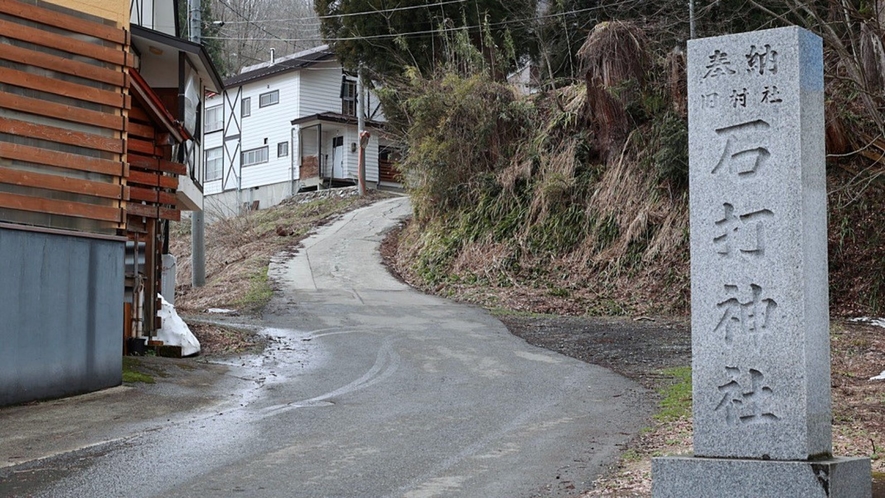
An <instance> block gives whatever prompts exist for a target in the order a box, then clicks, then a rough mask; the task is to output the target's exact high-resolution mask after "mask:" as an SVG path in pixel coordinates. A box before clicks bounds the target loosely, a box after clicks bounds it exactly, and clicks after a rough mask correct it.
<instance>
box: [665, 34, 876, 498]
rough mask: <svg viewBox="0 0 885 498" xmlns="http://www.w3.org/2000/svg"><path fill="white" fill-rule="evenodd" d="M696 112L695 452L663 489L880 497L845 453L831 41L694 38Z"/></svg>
mask: <svg viewBox="0 0 885 498" xmlns="http://www.w3.org/2000/svg"><path fill="white" fill-rule="evenodd" d="M688 108H689V111H688V126H689V163H690V165H689V170H690V171H689V178H690V199H691V200H690V208H691V209H690V211H691V315H692V316H691V333H692V397H693V417H694V455H693V456H684V457H667V458H656V459H654V460H653V463H652V477H653V484H652V489H653V496H655V497H659V498H664V497H674V496H691V497H706V496H728V497H737V496H746V497H765V496H771V497H784V496H796V497H813V496H820V497H869V496H870V494H871V480H870V462H869V459H866V458H834V457H832V437H831V411H832V410H831V406H830V349H829V304H828V282H827V209H826V178H825V158H824V153H825V151H824V80H823V48H822V43H821V39H820V38H819V37H817V36H816V35H814V34H812V33H810V32H808V31H806V30H804V29H801V28H798V27H788V28H778V29H770V30H764V31H756V32H750V33H741V34H736V35H727V36H720V37H714V38H705V39H698V40H691V41H689V43H688Z"/></svg>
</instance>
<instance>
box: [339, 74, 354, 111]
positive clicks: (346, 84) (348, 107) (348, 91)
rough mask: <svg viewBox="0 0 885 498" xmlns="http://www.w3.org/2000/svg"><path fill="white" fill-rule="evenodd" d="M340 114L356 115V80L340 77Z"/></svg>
mask: <svg viewBox="0 0 885 498" xmlns="http://www.w3.org/2000/svg"><path fill="white" fill-rule="evenodd" d="M341 114H344V115H345V116H356V81H354V80H349V79H347V77H342V78H341Z"/></svg>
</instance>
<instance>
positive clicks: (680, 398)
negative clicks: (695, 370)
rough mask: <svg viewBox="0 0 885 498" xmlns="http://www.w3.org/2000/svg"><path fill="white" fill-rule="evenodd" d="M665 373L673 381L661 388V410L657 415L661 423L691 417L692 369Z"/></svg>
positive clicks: (666, 371)
mask: <svg viewBox="0 0 885 498" xmlns="http://www.w3.org/2000/svg"><path fill="white" fill-rule="evenodd" d="M663 373H664V374H665V375H667V376H669V377H672V381H671V382H669V383H667V384H666V385H665V386H664V387H662V388H661V390H660V391H659V392H660V395H661V398H662V399H661V410H660V411H659V412H658V413H657V414H655V419H656V420H658V421H660V422H670V421H673V420H678V419H681V418H686V419H687V418H689V417H691V367H675V368H668V369H666V370H664V371H663Z"/></svg>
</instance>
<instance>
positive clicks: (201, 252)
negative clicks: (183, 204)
mask: <svg viewBox="0 0 885 498" xmlns="http://www.w3.org/2000/svg"><path fill="white" fill-rule="evenodd" d="M200 2H201V0H188V1H187V16H188V38H190V41H192V42H194V43H201V41H202V37H203V36H202V31H203V30H202V25H203V19H202V12H201V11H202V9H201V7H202V5H201V3H200ZM194 145H195V144H194ZM197 163H198V164H197V165H196V167H197V168H202V167H203V165H202V164H201V163H202V161H200V160H199V158H197ZM204 204H205V203H204ZM204 228H205V219H204V217H203V210H202V209H200V210H197V211H193V212H192V213H191V285H192V286H194V287H202V286H204V285H206V238H205V232H204Z"/></svg>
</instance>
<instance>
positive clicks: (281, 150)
mask: <svg viewBox="0 0 885 498" xmlns="http://www.w3.org/2000/svg"><path fill="white" fill-rule="evenodd" d="M288 155H289V142H280V143H278V144H277V157H286V156H288Z"/></svg>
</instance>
